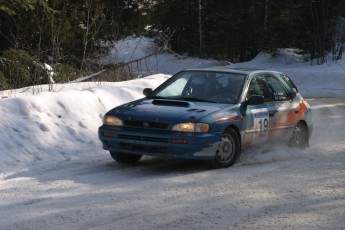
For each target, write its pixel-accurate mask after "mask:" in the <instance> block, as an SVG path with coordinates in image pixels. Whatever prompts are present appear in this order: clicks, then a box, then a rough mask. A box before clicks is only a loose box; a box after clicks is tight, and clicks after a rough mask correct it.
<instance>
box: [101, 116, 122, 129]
mask: <svg viewBox="0 0 345 230" xmlns="http://www.w3.org/2000/svg"><path fill="white" fill-rule="evenodd" d="M103 124H104V125H111V126H123V122H122V120H121V119H119V118H117V117H115V116H111V115H108V116H105V117H104V118H103Z"/></svg>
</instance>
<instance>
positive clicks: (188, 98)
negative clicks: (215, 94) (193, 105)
mask: <svg viewBox="0 0 345 230" xmlns="http://www.w3.org/2000/svg"><path fill="white" fill-rule="evenodd" d="M174 99H175V100H184V101H198V102H210V103H217V102H216V101H210V100H207V99H202V98H196V97H177V98H174Z"/></svg>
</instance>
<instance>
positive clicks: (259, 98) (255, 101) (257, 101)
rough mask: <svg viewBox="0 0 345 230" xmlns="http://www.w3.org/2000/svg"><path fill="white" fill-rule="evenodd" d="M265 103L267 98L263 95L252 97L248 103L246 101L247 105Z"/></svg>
mask: <svg viewBox="0 0 345 230" xmlns="http://www.w3.org/2000/svg"><path fill="white" fill-rule="evenodd" d="M264 102H265V98H264V96H261V95H253V96H250V98H249V99H248V101H246V104H247V105H261V104H263V103H264Z"/></svg>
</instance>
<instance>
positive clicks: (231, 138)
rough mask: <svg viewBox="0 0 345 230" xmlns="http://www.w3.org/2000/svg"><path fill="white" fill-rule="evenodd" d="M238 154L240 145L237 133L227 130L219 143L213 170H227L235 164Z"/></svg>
mask: <svg viewBox="0 0 345 230" xmlns="http://www.w3.org/2000/svg"><path fill="white" fill-rule="evenodd" d="M240 153H241V143H240V138H239V137H238V134H237V132H236V131H235V130H234V129H232V128H230V129H227V130H226V131H225V132H224V134H223V136H222V139H221V142H220V143H219V146H218V149H217V151H216V155H215V157H214V159H213V162H212V166H213V167H214V168H228V167H230V166H232V165H233V164H234V163H235V162H236V160H237V158H238V156H239V155H240Z"/></svg>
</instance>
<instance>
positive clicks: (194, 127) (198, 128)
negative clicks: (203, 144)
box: [172, 122, 209, 133]
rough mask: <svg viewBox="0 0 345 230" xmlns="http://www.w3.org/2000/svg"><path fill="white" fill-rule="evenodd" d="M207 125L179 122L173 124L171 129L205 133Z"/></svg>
mask: <svg viewBox="0 0 345 230" xmlns="http://www.w3.org/2000/svg"><path fill="white" fill-rule="evenodd" d="M208 129H209V125H208V124H205V123H192V122H188V123H180V124H176V125H174V126H173V128H172V130H173V131H179V132H191V133H193V132H196V133H207V132H208Z"/></svg>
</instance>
